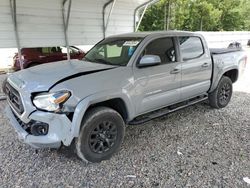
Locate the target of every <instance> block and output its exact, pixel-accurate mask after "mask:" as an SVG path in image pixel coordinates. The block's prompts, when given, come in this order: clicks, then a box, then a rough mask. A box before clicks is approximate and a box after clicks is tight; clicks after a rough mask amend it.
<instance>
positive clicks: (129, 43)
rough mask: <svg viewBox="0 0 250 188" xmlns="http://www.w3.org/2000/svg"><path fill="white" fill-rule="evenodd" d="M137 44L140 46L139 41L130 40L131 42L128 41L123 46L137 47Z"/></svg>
mask: <svg viewBox="0 0 250 188" xmlns="http://www.w3.org/2000/svg"><path fill="white" fill-rule="evenodd" d="M137 44H139V41H136V40H130V41H126V42H125V43H124V44H123V46H137Z"/></svg>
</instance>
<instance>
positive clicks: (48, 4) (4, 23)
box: [0, 0, 147, 48]
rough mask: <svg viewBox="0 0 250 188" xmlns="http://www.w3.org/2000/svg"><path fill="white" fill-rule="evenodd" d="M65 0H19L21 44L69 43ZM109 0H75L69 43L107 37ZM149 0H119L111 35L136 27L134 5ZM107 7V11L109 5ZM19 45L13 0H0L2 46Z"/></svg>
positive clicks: (110, 23)
mask: <svg viewBox="0 0 250 188" xmlns="http://www.w3.org/2000/svg"><path fill="white" fill-rule="evenodd" d="M62 1H63V0H42V1H38V0H17V1H16V3H17V23H18V31H19V36H20V44H21V47H37V46H53V45H65V40H64V32H63V19H62ZM107 1H108V0H72V7H71V15H70V22H69V28H68V29H69V32H68V34H69V35H68V36H69V44H71V45H89V44H90V45H92V44H94V43H96V42H97V41H99V40H100V39H102V38H103V27H102V25H103V21H102V8H103V5H104V4H105V3H106V2H107ZM146 1H147V0H130V1H127V0H117V3H116V4H115V7H114V10H113V14H112V15H111V17H110V22H109V25H108V29H107V32H106V33H107V35H111V34H118V33H124V32H131V31H133V15H134V9H135V8H136V7H137V6H138V5H140V4H142V3H144V2H146ZM110 7H111V6H109V7H107V10H106V14H108V11H109V8H110ZM11 47H16V41H15V35H14V26H13V24H12V17H11V10H10V2H9V0H0V48H11Z"/></svg>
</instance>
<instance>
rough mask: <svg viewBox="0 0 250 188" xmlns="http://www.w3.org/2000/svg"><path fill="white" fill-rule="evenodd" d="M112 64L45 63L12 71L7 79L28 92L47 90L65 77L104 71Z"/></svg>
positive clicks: (76, 61) (82, 62) (83, 62)
mask: <svg viewBox="0 0 250 188" xmlns="http://www.w3.org/2000/svg"><path fill="white" fill-rule="evenodd" d="M114 67H115V66H112V65H104V64H98V63H91V62H87V61H79V60H70V62H69V61H59V62H53V63H47V64H43V65H39V66H35V67H32V68H29V69H24V70H21V71H18V72H16V73H13V74H12V75H10V76H9V79H10V81H11V82H12V83H14V84H15V85H16V86H17V87H19V88H20V89H25V90H26V91H27V90H28V91H30V92H40V91H48V90H49V89H50V88H51V87H53V86H54V85H55V84H57V83H61V82H63V81H65V80H67V79H70V78H74V77H78V76H83V75H86V74H92V73H95V72H100V71H105V70H107V69H111V68H114Z"/></svg>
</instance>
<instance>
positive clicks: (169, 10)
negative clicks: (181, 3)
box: [166, 0, 171, 30]
mask: <svg viewBox="0 0 250 188" xmlns="http://www.w3.org/2000/svg"><path fill="white" fill-rule="evenodd" d="M166 4H167V3H166ZM170 4H171V2H170V0H168V17H167V28H166V30H169V25H170V16H171V15H170V14H171V9H170V8H171V7H170Z"/></svg>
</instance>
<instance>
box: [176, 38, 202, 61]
mask: <svg viewBox="0 0 250 188" xmlns="http://www.w3.org/2000/svg"><path fill="white" fill-rule="evenodd" d="M179 45H180V52H181V56H182V60H183V61H187V60H191V59H196V58H199V57H201V56H202V55H203V54H204V47H203V43H202V41H201V39H200V38H199V37H196V36H186V37H179Z"/></svg>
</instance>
